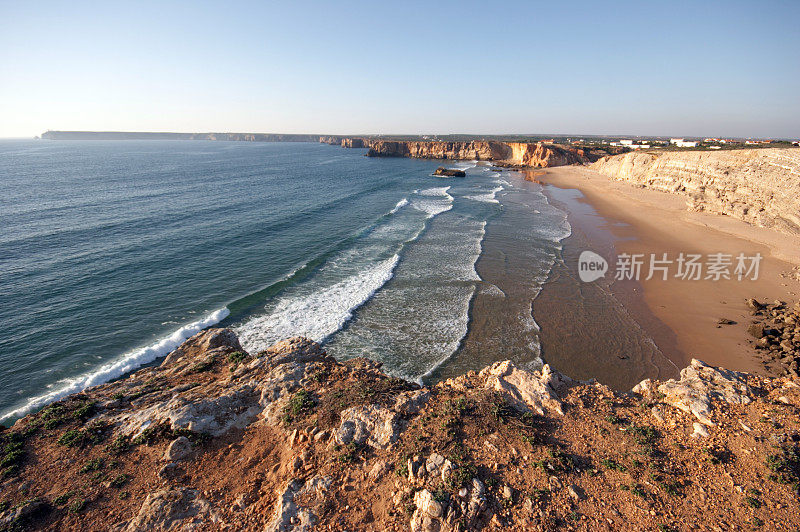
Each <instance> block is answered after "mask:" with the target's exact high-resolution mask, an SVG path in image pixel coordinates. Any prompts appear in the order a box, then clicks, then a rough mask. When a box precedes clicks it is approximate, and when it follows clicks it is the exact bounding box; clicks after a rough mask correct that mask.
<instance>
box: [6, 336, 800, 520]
mask: <svg viewBox="0 0 800 532" xmlns="http://www.w3.org/2000/svg"><path fill="white" fill-rule="evenodd" d="M798 413H800V385H798V381H797V379H793V378H791V377H781V378H774V379H770V378H761V377H756V376H753V375H748V374H742V373H736V372H733V371H727V370H724V369H718V368H712V367H709V366H706V365H705V364H703V363H702V362H699V361H696V360H695V361H692V364H691V365H690V366H689V367H687V368H685V369H684V370H683V371H682V372H681V375H680V378H679V379H677V380H670V381H667V382H651V381H644V382H642V383H641V384H639V385H637V387H636V388H635V389H634V391H633V392H631V393H627V394H620V393H615V392H613V391H612V390H610V389H609V388H608V387H606V386H603V385H602V384H598V383H586V382H576V381H573V380H571V379H570V378H568V377H566V376H563V375H561V374H559V373H557V372H554V371H551V370H550V368H549V367H547V366H545V367H544V368H543V370H542V371H536V372H528V371H524V370H522V369H521V368H518V367H515V366H514V365H513V364H512V363H510V362H498V363H496V364H494V365H492V366H490V367H487V368H485V369H484V370H483V371H481V372H480V373H470V374H467V375H464V376H462V377H459V378H457V379H452V380H448V381H446V382H443V383H440V384H437V385H435V386H431V387H423V388H420V387H418V386H416V385H413V384H410V383H408V382H405V381H403V380H399V379H395V378H391V377H388V376H386V375H385V374H383V373H382V372H381V371H380V368H379V366H378V365H377V364H375V363H373V362H370V361H367V360H364V359H355V360H352V361H349V362H346V363H338V362H337V361H335V360H334V359H333V358H331V357H329V356H327V355H326V354H325V352H324V351H323V350H322V349H321V348H320V346H318V345H317V344H315V343H313V342H311V341H309V340H306V339H302V338H293V339H290V340H286V341H283V342H281V343H278V344H276V345H274V346H273V347H271V348H269V349H267V350H266V351H264V352H261V353H257V354H256V353H253V354H248V353H245V352H244V351H243V350H242V348H241V346H240V345H239V342H238V340H237V338H236V337H235V335H234V334H233V333H232V332H231V331H229V330H225V329H210V330H206V331H204V332H201V333H199V334H198V335H196V336H194V337H193V338H191V339H190V340H188V341H187V342H185V343H184V344H183V345H182V346H181V347H179V348H178V349H177V350H175V351H174V352H173V353H171V354H170V355H169V356H168V357H167V358H166V359H165V360H164V362H163V363H162V364H161V365H160V366H159V367H152V368H146V369H142V370H140V371H137V372H136V373H134V374H132V375H130V376H129V377H128V378H126V379H123V380H120V381H118V382H114V383H110V384H105V385H102V386H98V387H95V388H92V389H90V390H88V391H86V392H84V393H82V394H77V395H73V396H71V397H69V398H67V399H66V400H64V401H60V402H58V403H54V404H51V405H50V406H48V407H46V408H45V409H43V410H42V411H40V412H38V413H36V414H32V415H29V416H27V417H26V418H24V419H22V420H20V421H19V422H17V423H16V424H15V425H14V427H12V428H11V429H5V430H3V431H2V432H0V437H1V438H2V449H3V450H2V468H3V472H2V476H3V480H2V486H1V488H0V489H1V491H0V501H2V502H1V503H0V504H1V505H2V515H0V527H3V529H4V530H23V529H27V528H31V529H49V530H117V531H123V530H125V531H134V530H166V529H174V530H183V529H192V530H268V531H277V530H310V529H312V528H314V529H318V530H408V529H409V528H410V529H411V530H432V531H437V530H439V531H445V530H472V529H506V530H550V529H557V528H563V529H583V530H609V529H614V530H620V529H621V530H657V529H661V530H690V529H692V530H694V529H709V530H730V529H740V528H748V529H750V528H763V529H765V530H778V529H781V530H797V529H798V528H800V511H799V510H800V509H799V508H798V489H800V487H799V486H800V485H799V484H798V482H799V481H800V416H798Z"/></svg>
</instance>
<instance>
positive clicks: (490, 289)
mask: <svg viewBox="0 0 800 532" xmlns="http://www.w3.org/2000/svg"><path fill="white" fill-rule="evenodd" d="M481 293H482V294H485V295H487V296H493V297H503V298H504V297H506V293H505V292H503V291H502V290H501V289H500V288H499V287H498V286H497V285H494V284H492V283H488V284H487V285H486V286H484V287H483V290H481Z"/></svg>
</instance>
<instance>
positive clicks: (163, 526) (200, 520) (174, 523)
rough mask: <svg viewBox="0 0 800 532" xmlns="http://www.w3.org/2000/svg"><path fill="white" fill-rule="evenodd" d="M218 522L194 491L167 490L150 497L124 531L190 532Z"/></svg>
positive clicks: (207, 505) (202, 499)
mask: <svg viewBox="0 0 800 532" xmlns="http://www.w3.org/2000/svg"><path fill="white" fill-rule="evenodd" d="M218 521H219V519H218V517H217V515H216V513H215V512H213V511H212V509H211V507H210V506H209V503H208V501H207V500H205V499H204V498H202V497H200V495H199V493H198V492H197V490H192V489H187V488H181V489H166V490H162V491H158V492H156V493H151V494H149V495H148V496H147V497H146V498H145V500H144V503H142V506H141V508H140V509H139V512H138V513H137V514H136V516H135V517H134V518H133V519H131V520H130V521H129V522H128V524H127V527H126V528H125V530H126V531H127V532H139V531H141V530H159V531H161V530H189V529H191V528H195V527H196V526H198V525H201V524H203V525H205V526H208V525H209V524H211V523H217V522H218Z"/></svg>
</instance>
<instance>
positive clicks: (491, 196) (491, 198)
mask: <svg viewBox="0 0 800 532" xmlns="http://www.w3.org/2000/svg"><path fill="white" fill-rule="evenodd" d="M501 190H503V187H502V186H499V187H495V188H493V189H492V190H490V191H489V192H486V193H485V194H473V195H472V196H466V198H467V199H471V200H473V201H481V202H484V203H500V202H499V201H498V200H497V198H496V196H497V193H498V192H500V191H501Z"/></svg>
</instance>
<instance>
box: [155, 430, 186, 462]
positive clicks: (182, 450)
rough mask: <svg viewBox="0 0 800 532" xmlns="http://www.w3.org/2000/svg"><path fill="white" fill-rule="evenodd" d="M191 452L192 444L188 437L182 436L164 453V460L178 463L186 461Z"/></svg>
mask: <svg viewBox="0 0 800 532" xmlns="http://www.w3.org/2000/svg"><path fill="white" fill-rule="evenodd" d="M191 452H192V442H190V441H189V438H187V437H186V436H180V437H178V438H176V439H174V440H172V442H170V444H169V446H167V450H166V451H164V456H163V458H162V460H164V461H166V462H177V461H179V460H183V459H185V458H186V457H187V456H189V454H191Z"/></svg>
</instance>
